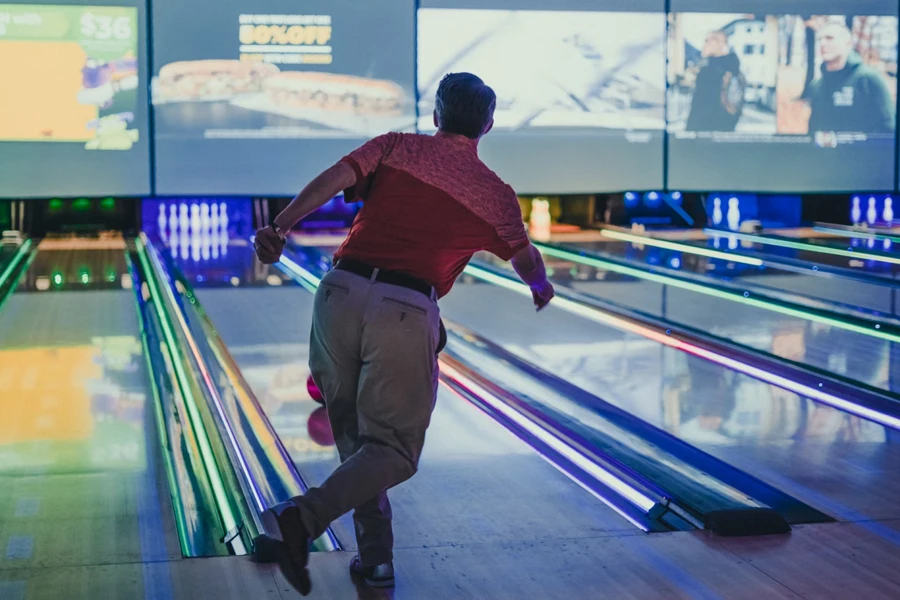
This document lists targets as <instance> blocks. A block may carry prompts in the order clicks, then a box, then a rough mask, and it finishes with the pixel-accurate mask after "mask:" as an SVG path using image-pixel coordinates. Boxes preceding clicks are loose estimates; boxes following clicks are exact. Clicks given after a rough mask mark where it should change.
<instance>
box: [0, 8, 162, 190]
mask: <svg viewBox="0 0 900 600" xmlns="http://www.w3.org/2000/svg"><path fill="white" fill-rule="evenodd" d="M144 17H145V14H144V2H142V1H141V2H135V1H134V0H111V1H110V0H92V1H90V2H67V1H66V0H54V1H53V2H42V1H40V0H38V1H32V2H29V3H18V4H3V3H2V0H0V197H4V198H45V197H53V196H64V197H71V196H139V195H143V194H148V193H150V155H149V152H150V151H149V148H150V143H149V130H148V127H147V112H148V106H147V69H146V61H147V51H146V40H145V35H144V31H145V26H146V24H145V22H144V21H145V18H144Z"/></svg>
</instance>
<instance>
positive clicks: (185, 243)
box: [180, 204, 191, 260]
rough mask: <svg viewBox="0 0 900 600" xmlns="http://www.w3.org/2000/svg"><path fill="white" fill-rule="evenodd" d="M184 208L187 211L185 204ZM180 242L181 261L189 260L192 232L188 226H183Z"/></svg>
mask: <svg viewBox="0 0 900 600" xmlns="http://www.w3.org/2000/svg"><path fill="white" fill-rule="evenodd" d="M182 207H183V208H185V209H187V207H185V206H184V205H183V204H182ZM180 241H181V260H187V259H188V256H190V254H189V252H190V241H191V237H190V232H189V231H188V228H187V225H183V226H182V227H181V234H180Z"/></svg>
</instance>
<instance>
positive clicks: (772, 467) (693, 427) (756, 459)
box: [441, 278, 900, 521]
mask: <svg viewBox="0 0 900 600" xmlns="http://www.w3.org/2000/svg"><path fill="white" fill-rule="evenodd" d="M466 281H467V280H466V278H463V280H461V281H460V282H459V283H458V284H457V286H456V287H455V288H454V290H453V291H452V292H451V293H450V294H449V295H448V296H447V297H446V298H444V299H443V300H442V301H441V307H442V310H443V314H444V317H445V318H447V319H448V320H450V321H453V322H456V323H459V324H461V325H464V326H466V327H468V328H470V329H472V330H474V331H475V332H477V333H479V334H480V335H482V336H484V337H487V338H489V339H491V340H492V341H494V342H495V343H498V344H500V345H501V346H503V347H505V348H506V349H508V350H509V351H511V352H514V353H515V354H517V355H519V356H521V357H523V358H525V359H526V360H530V361H532V362H535V363H536V364H539V365H541V366H542V368H544V369H546V370H549V371H551V372H553V373H555V374H556V375H558V376H560V377H563V378H566V379H568V380H569V381H571V382H573V383H575V384H576V385H579V386H581V387H583V388H584V389H586V390H588V391H590V392H591V393H593V394H595V395H597V396H600V397H602V398H604V399H605V400H607V401H609V402H611V403H613V404H615V405H617V406H619V407H621V408H622V409H624V410H627V411H629V412H631V413H633V414H635V415H636V416H639V417H640V418H642V419H644V420H646V421H648V422H650V423H652V424H654V425H656V426H659V427H663V428H665V429H666V430H668V431H670V432H671V433H673V434H674V435H677V436H679V437H681V438H682V439H684V440H685V441H687V442H689V443H692V444H694V445H695V446H698V447H699V448H702V449H703V450H705V451H706V452H709V453H710V454H713V455H715V456H717V457H719V458H721V459H723V460H726V461H727V462H729V463H731V464H733V465H735V466H736V467H738V468H741V469H743V470H745V471H747V472H748V473H750V474H752V475H754V476H756V477H759V478H760V479H763V480H765V481H767V482H768V483H770V484H772V485H774V486H776V487H778V488H780V489H782V490H783V491H785V492H786V493H788V494H791V495H793V496H795V497H796V498H798V499H799V500H801V501H803V502H806V503H808V504H810V505H812V506H814V507H816V508H818V509H819V510H822V511H823V512H825V513H827V514H830V515H831V516H834V517H836V518H838V519H843V520H849V521H862V520H867V519H873V518H882V517H888V516H891V517H897V516H900V500H898V498H897V493H898V492H900V482H898V481H896V480H893V479H892V480H890V481H886V480H885V478H884V477H883V476H882V475H881V473H884V472H885V471H884V469H896V468H898V467H900V449H898V446H897V444H896V441H897V439H898V436H897V434H896V432H893V431H889V430H886V429H885V428H883V427H881V426H879V425H875V424H872V423H870V422H866V421H862V420H860V419H857V418H855V417H852V416H850V415H847V414H845V413H842V412H839V411H837V410H834V409H832V408H829V407H826V406H823V405H819V404H816V403H813V402H812V401H810V400H808V399H806V398H801V397H798V396H796V395H794V394H792V393H789V392H785V391H783V390H781V389H780V388H776V387H773V386H771V385H767V384H764V383H761V382H759V381H757V380H755V379H752V378H750V377H748V376H746V375H743V374H741V373H738V372H735V371H731V370H728V369H725V368H722V367H720V366H717V365H715V364H712V363H708V362H705V361H702V360H700V359H696V358H694V357H692V356H690V355H688V354H685V353H682V352H679V351H676V350H674V349H671V348H669V347H666V346H663V345H661V344H658V343H655V342H652V341H650V340H647V339H645V338H642V337H639V336H637V335H633V334H630V333H624V332H621V331H619V330H615V329H612V328H609V327H606V326H602V325H599V324H596V323H593V322H591V321H587V320H585V319H583V318H581V317H577V316H574V315H572V314H569V313H566V312H565V311H563V310H562V309H560V308H557V307H554V306H553V305H551V306H550V307H548V308H547V309H546V310H545V311H543V312H542V313H540V314H538V315H535V313H534V309H533V307H532V306H531V305H530V303H529V302H528V300H527V299H525V298H523V297H522V296H519V295H518V294H515V293H513V292H511V291H508V290H505V289H501V288H498V287H496V286H493V285H490V284H485V283H477V282H472V283H466Z"/></svg>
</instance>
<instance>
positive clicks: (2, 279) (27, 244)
mask: <svg viewBox="0 0 900 600" xmlns="http://www.w3.org/2000/svg"><path fill="white" fill-rule="evenodd" d="M31 245H32V242H31V240H25V241H24V242H23V243H22V245H21V246H19V248H18V250H16V253H15V254H14V255H13V257H12V260H11V261H9V264H8V265H6V268H5V269H3V273H2V274H0V287H3V286H4V285H5V284H6V280H7V279H9V278H10V276H11V275H12V272H13V270H15V268H16V266H17V265H18V264H19V263H20V262H21V261H22V259H23V258H25V255H26V254H28V250H29V249H31Z"/></svg>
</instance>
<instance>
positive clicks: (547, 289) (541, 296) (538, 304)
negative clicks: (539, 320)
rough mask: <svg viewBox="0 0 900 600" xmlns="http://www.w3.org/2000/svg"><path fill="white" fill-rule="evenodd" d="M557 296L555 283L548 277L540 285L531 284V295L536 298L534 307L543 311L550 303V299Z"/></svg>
mask: <svg viewBox="0 0 900 600" xmlns="http://www.w3.org/2000/svg"><path fill="white" fill-rule="evenodd" d="M555 296H556V292H555V291H554V290H553V285H552V284H551V283H550V282H549V281H547V280H546V279H545V280H544V281H543V282H542V283H539V284H538V285H533V286H531V297H532V298H534V307H535V308H536V309H537V310H538V311H541V310H543V309H544V307H546V306H547V305H548V304H550V301H551V300H553V298H554V297H555Z"/></svg>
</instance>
